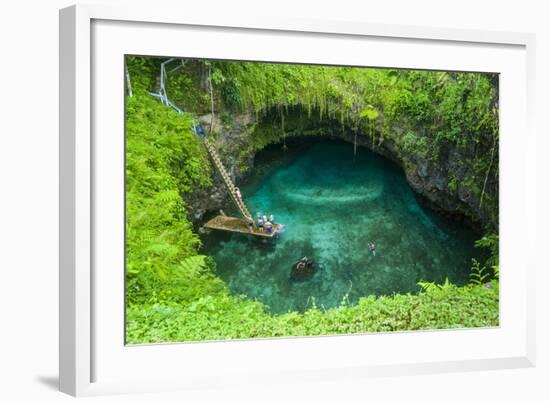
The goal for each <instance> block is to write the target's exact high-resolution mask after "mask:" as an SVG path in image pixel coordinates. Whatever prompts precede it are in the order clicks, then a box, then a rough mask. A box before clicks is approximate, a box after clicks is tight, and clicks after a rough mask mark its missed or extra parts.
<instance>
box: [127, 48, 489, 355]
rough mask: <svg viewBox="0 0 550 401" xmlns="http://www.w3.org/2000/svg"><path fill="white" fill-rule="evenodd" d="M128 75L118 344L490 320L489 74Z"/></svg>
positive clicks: (256, 65) (232, 68) (162, 69)
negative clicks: (122, 330) (122, 335)
mask: <svg viewBox="0 0 550 401" xmlns="http://www.w3.org/2000/svg"><path fill="white" fill-rule="evenodd" d="M124 78H125V88H124V89H125V112H126V114H125V131H126V132H125V142H126V146H125V163H126V177H125V196H126V200H125V202H126V204H125V210H126V230H125V235H126V238H125V241H126V265H125V269H126V270H125V275H126V288H125V292H126V342H127V344H148V343H162V342H188V341H212V340H234V339H254V338H273V337H292V336H318V335H337V334H359V333H373V332H388V331H409V330H433V329H460V328H480V327H495V326H498V325H499V275H498V266H499V260H498V256H499V253H498V227H499V128H498V127H499V109H498V104H499V92H498V80H499V77H498V74H495V73H481V72H456V71H425V70H407V69H391V68H371V67H358V66H332V65H331V66H329V65H306V64H287V63H270V62H252V61H238V60H235V61H232V60H210V59H185V58H169V57H149V56H133V55H132V56H130V55H128V56H126V59H125V71H124Z"/></svg>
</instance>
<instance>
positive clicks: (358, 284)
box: [203, 140, 480, 313]
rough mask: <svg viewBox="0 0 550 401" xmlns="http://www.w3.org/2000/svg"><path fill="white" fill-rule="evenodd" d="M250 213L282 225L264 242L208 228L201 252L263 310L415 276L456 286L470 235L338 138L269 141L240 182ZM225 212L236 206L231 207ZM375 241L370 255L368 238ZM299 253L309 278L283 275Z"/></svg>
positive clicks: (388, 290) (335, 301)
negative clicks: (284, 144) (309, 266)
mask: <svg viewBox="0 0 550 401" xmlns="http://www.w3.org/2000/svg"><path fill="white" fill-rule="evenodd" d="M240 188H241V191H242V193H243V197H244V199H245V202H246V203H247V205H248V207H249V209H250V211H251V212H252V213H253V214H256V213H261V214H267V215H269V214H274V215H275V219H276V220H277V222H280V223H283V224H284V225H285V231H284V232H283V233H282V234H281V235H280V236H279V238H277V239H273V240H267V241H262V240H258V239H257V238H251V237H249V236H246V235H239V234H227V233H219V232H214V233H210V234H208V235H205V236H203V242H204V248H203V251H204V252H205V253H206V254H208V255H211V256H212V257H214V259H215V260H216V262H217V264H218V269H217V271H218V274H219V275H220V277H221V278H222V279H223V280H224V281H225V282H226V283H227V284H228V286H229V288H230V290H231V291H232V292H234V293H237V294H245V295H247V296H248V297H249V298H256V299H258V300H261V301H262V302H263V303H265V304H266V305H267V306H268V307H269V309H270V311H271V312H273V313H282V312H286V311H289V310H297V311H303V310H304V309H306V308H307V307H309V306H311V303H312V299H313V298H314V299H315V303H316V304H317V305H318V306H321V305H322V306H323V307H325V308H330V307H334V306H338V305H339V304H340V302H341V301H342V298H343V297H344V295H346V294H348V293H349V294H348V296H349V301H350V302H351V303H354V302H357V300H358V299H359V297H362V296H368V295H371V294H373V295H385V294H393V293H407V292H411V293H414V292H417V291H418V290H419V287H418V285H417V283H418V281H421V280H425V281H437V282H441V281H443V280H444V279H445V278H447V277H448V278H449V280H450V281H451V282H453V283H456V284H459V285H460V284H464V283H465V282H466V281H467V279H468V275H469V272H470V267H471V259H472V258H479V257H480V253H479V251H478V250H477V249H476V248H474V246H473V245H474V241H475V240H476V239H477V235H476V234H475V233H474V232H473V231H472V230H470V229H468V228H467V227H464V226H461V225H459V224H457V223H455V222H451V221H446V220H445V219H443V218H442V217H441V216H438V215H436V214H434V213H433V212H431V211H428V210H426V209H425V208H424V207H423V206H421V205H420V204H419V202H418V200H417V199H416V196H415V194H414V193H413V191H412V190H411V188H410V187H409V185H408V183H407V182H406V180H405V177H404V174H403V173H402V171H401V170H400V169H399V167H398V166H396V165H395V164H394V163H393V162H391V161H389V160H387V159H385V158H383V157H381V156H379V155H377V154H374V153H373V152H370V151H369V150H367V149H364V148H358V150H357V155H356V157H355V160H353V145H350V144H348V143H344V142H340V141H331V140H323V141H311V140H308V141H305V142H301V143H299V146H295V145H294V144H293V145H292V146H291V147H290V149H289V151H287V152H282V151H281V149H280V147H277V146H272V147H268V148H267V149H266V150H265V151H262V152H260V153H259V154H258V155H257V157H256V167H255V170H254V175H253V176H252V177H250V179H249V180H248V182H247V183H245V184H244V185H241V186H240ZM232 213H236V212H235V211H232ZM369 242H374V243H376V255H375V256H374V255H373V254H372V252H371V251H370V250H369V249H368V246H367V245H368V243H369ZM303 256H307V257H308V258H309V259H311V260H313V261H314V262H315V264H316V265H317V266H318V270H317V271H316V273H315V274H314V275H313V276H312V277H311V278H310V279H309V280H307V281H300V282H295V281H293V280H291V279H290V269H291V267H292V265H293V264H294V263H295V262H296V261H297V260H298V259H300V258H301V257H303Z"/></svg>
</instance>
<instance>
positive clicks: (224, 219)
mask: <svg viewBox="0 0 550 401" xmlns="http://www.w3.org/2000/svg"><path fill="white" fill-rule="evenodd" d="M204 228H210V229H212V230H221V231H231V232H234V233H241V234H248V235H255V236H257V237H264V238H271V237H273V236H275V234H277V232H278V231H279V228H280V224H273V231H272V232H271V234H268V233H266V232H265V230H264V231H263V232H260V231H259V230H258V229H257V228H256V227H253V228H252V231H251V230H250V229H249V228H248V226H247V224H246V222H245V221H244V220H243V219H239V218H237V217H228V216H221V215H220V216H216V217H214V218H213V219H211V220H209V221H208V222H207V223H206V224H205V225H204Z"/></svg>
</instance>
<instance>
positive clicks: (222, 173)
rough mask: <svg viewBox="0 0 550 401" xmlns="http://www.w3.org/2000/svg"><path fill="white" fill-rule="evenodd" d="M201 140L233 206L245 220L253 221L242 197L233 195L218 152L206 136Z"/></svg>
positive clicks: (232, 186) (233, 191) (232, 188)
mask: <svg viewBox="0 0 550 401" xmlns="http://www.w3.org/2000/svg"><path fill="white" fill-rule="evenodd" d="M202 142H203V143H204V146H205V147H206V150H207V151H208V154H209V155H210V158H211V159H212V162H213V163H214V166H215V167H216V170H218V173H219V174H220V176H221V177H222V180H223V183H224V185H225V187H226V188H227V190H228V191H229V196H230V197H231V199H232V200H233V203H234V204H235V206H237V208H238V209H239V211H240V212H241V214H242V215H243V217H244V218H245V219H246V220H247V221H250V220H252V222H254V219H253V218H252V215H251V214H250V212H249V211H248V208H247V207H246V205H245V204H244V202H243V201H242V199H239V198H238V197H237V195H235V185H234V184H233V182H232V181H231V178H230V177H229V174H228V173H227V170H226V169H225V167H224V165H223V164H222V162H221V160H220V157H219V156H218V152H217V151H216V149H214V147H213V146H212V144H210V143H209V142H208V139H207V138H206V137H204V138H202Z"/></svg>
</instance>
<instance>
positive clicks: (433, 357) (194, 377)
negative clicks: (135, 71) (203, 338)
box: [59, 5, 536, 396]
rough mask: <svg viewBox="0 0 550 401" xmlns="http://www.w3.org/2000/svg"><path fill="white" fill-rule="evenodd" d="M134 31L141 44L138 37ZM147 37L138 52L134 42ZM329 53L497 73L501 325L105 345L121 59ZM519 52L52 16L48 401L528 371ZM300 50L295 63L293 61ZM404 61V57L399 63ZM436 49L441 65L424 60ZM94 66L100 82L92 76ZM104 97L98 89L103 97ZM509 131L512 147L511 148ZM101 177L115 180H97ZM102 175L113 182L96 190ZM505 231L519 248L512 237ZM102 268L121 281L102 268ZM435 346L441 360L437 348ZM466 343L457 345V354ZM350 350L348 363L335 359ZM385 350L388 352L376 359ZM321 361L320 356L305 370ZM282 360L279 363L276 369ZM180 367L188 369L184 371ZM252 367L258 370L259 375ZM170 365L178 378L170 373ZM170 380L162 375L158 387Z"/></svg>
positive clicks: (92, 14)
mask: <svg viewBox="0 0 550 401" xmlns="http://www.w3.org/2000/svg"><path fill="white" fill-rule="evenodd" d="M144 31H146V32H147V36H140V35H142V34H143V32H144ZM173 35H182V36H181V37H182V38H183V37H186V36H185V35H189V36H188V37H189V38H191V37H192V38H200V40H201V41H200V46H195V47H189V46H188V47H187V48H186V47H182V46H184V44H182V43H181V42H182V41H181V40H178V41H177V43H179V44H176V41H170V40H160V39H166V38H168V37H170V36H173ZM255 35H256V36H255ZM258 35H261V37H262V41H265V43H269V44H270V46H265V45H264V46H256V47H255V45H254V39H255V38H257V36H258ZM138 38H139V39H141V40H142V41H143V42H144V43H141V44H139V46H138V45H137V44H135V42H136V40H137V39H138ZM146 38H149V39H150V40H149V43H148V40H146ZM151 38H157V39H159V40H158V42H157V43H159V44H160V43H162V45H159V46H158V47H157V48H155V47H153V46H154V45H155V43H154V42H153V41H152V39H151ZM220 38H221V39H223V40H221V42H225V43H224V45H223V48H222V47H220V46H218V47H217V48H216V45H215V41H216V40H219V39H220ZM214 39H216V40H214ZM228 39H231V41H228ZM289 40H292V42H293V43H300V45H298V44H296V45H289V43H290V42H285V41H289ZM232 41H235V42H239V41H242V44H241V45H233V46H232V45H231V44H230V43H229V42H231V43H233V42H232ZM333 41H338V48H339V49H340V50H339V51H341V56H340V57H341V62H340V63H341V64H354V65H370V66H380V67H397V68H399V67H402V68H405V67H409V68H427V69H430V68H432V69H456V70H467V71H468V70H472V71H475V70H479V71H491V72H499V73H501V74H502V75H501V77H502V80H501V134H502V141H501V149H500V151H501V182H502V185H501V209H500V210H501V264H502V267H501V325H500V327H498V328H493V329H468V330H439V331H424V332H418V333H416V332H406V333H392V334H365V335H349V336H333V337H330V336H327V337H322V338H317V337H315V338H313V337H312V338H292V339H274V340H270V339H267V340H251V341H228V342H209V343H196V344H165V345H147V346H140V347H126V346H125V345H124V342H123V341H120V339H121V338H123V335H121V333H122V332H123V330H124V320H123V317H122V318H121V316H123V310H121V308H119V306H120V305H121V304H122V305H123V304H124V301H123V298H121V297H120V294H121V293H122V294H123V293H124V291H123V287H122V286H121V285H120V284H121V283H123V275H124V266H123V265H121V264H120V255H121V254H122V253H123V250H122V248H121V246H120V244H121V242H120V241H123V237H121V236H120V233H121V232H123V224H118V225H117V224H116V223H112V222H117V221H118V222H120V221H121V220H120V212H121V209H120V207H122V213H123V207H124V206H123V203H122V204H121V202H120V197H118V198H117V196H119V195H120V192H119V189H120V190H122V188H119V189H113V188H118V186H119V185H120V184H121V182H123V181H121V179H122V180H123V176H121V175H120V174H118V172H120V171H121V170H120V169H122V171H123V168H124V167H123V163H122V164H121V163H120V161H121V160H123V154H122V153H121V152H118V153H117V150H120V148H119V146H120V139H121V138H122V139H123V136H124V133H123V129H122V130H121V129H120V128H121V127H123V121H124V116H123V115H124V110H123V107H122V103H120V102H119V100H120V97H121V96H122V93H123V91H122V90H120V89H121V88H123V85H124V83H123V81H124V80H123V69H122V68H119V67H121V66H122V64H120V63H121V62H122V59H121V58H120V57H119V56H120V55H121V54H126V53H130V54H131V53H133V54H147V55H170V56H180V57H185V56H188V57H212V56H213V55H214V56H216V57H217V58H233V59H259V60H262V61H298V62H302V61H303V62H306V61H309V62H312V61H313V62H324V63H329V64H330V63H331V60H330V59H328V58H322V57H321V56H318V54H320V53H315V47H316V46H319V44H322V45H323V46H324V45H326V46H327V48H329V47H330V48H331V49H334V52H335V53H337V50H338V49H337V48H336V46H335V44H334V43H332V42H333ZM279 43H280V44H285V48H284V49H285V51H286V52H287V53H281V51H282V50H281V49H280V48H281V47H283V46H278V44H279ZM534 43H535V38H534V35H530V34H523V33H506V32H484V31H471V30H450V29H436V28H427V27H414V26H398V25H374V24H368V23H363V22H357V21H355V22H350V21H323V20H295V19H292V18H291V17H289V18H284V19H275V18H273V19H270V18H260V17H259V18H257V19H253V20H250V19H247V20H242V21H239V20H236V19H234V18H231V19H226V18H223V17H219V16H217V17H212V16H207V15H205V14H203V15H186V14H185V13H184V12H183V11H181V10H169V9H157V8H155V7H145V8H139V7H132V8H113V7H109V6H104V5H101V6H99V5H93V6H92V5H86V6H84V5H78V6H72V7H69V8H66V9H63V10H61V12H60V266H59V269H60V270H59V274H60V294H59V295H60V327H59V329H60V363H59V365H60V366H59V370H60V372H59V373H60V390H61V391H63V392H66V393H68V394H72V395H77V396H80V395H94V394H107V393H119V392H124V393H126V392H135V391H160V390H167V389H201V388H210V387H219V386H225V385H230V384H231V385H239V384H245V383H246V382H247V381H249V380H253V381H256V382H259V383H272V384H276V383H288V382H292V381H293V380H297V379H298V380H301V381H303V380H327V379H329V377H330V378H332V379H338V378H342V377H347V378H350V377H351V378H357V379H359V378H363V377H376V376H386V375H401V374H421V373H430V372H441V371H445V372H449V371H467V370H479V369H502V368H512V367H530V366H534V363H535V334H534V333H535V327H534V325H535V321H534V316H535V314H534V311H535V305H534V299H535V293H534V288H535V283H534V276H533V273H534V269H535V267H534V263H535V262H534V259H533V258H532V257H531V256H529V255H532V254H533V252H529V251H528V250H529V249H530V248H531V247H532V246H533V245H531V244H534V243H535V242H536V241H535V239H534V235H535V234H534V233H535V231H536V230H535V229H534V228H533V225H534V219H535V216H536V214H535V205H534V199H535V196H534V191H535V190H534V188H535V182H534V178H532V177H534V176H535V174H534V172H535V158H534V154H535V150H534V149H535V137H534V135H535V134H534V130H533V128H532V124H533V123H532V122H533V116H532V113H533V110H534V106H533V102H534V91H533V88H534V83H535V81H534V80H535V77H534ZM243 44H244V45H243ZM309 44H311V46H309ZM382 45H383V47H384V48H392V46H393V47H395V49H401V51H396V52H391V53H390V52H389V51H387V50H384V51H379V52H378V53H379V54H378V53H377V51H376V49H377V48H380V47H381V46H382ZM300 46H302V47H300ZM331 46H332V47H331ZM361 46H366V47H369V46H370V47H369V49H373V54H377V56H376V57H377V59H376V60H377V61H378V62H377V61H372V63H370V62H369V63H368V64H365V63H366V61H365V60H364V59H361V58H360V57H359V56H357V58H354V57H355V56H353V55H352V54H351V53H352V52H351V51H350V49H351V48H353V49H355V48H361ZM377 46H378V47H377ZM399 46H401V47H399ZM261 48H263V50H262V49H261ZM310 48H311V50H310V51H309V50H308V51H309V52H308V51H304V49H310ZM277 49H279V50H277ZM407 49H411V50H410V52H409V51H407ZM435 50H437V52H438V54H439V57H440V60H435V59H434V58H433V57H430V54H433V53H434V52H435ZM270 52H271V53H270ZM277 52H278V53H277ZM413 52H414V53H415V54H416V56H414V55H413V54H412V53H413ZM418 52H425V56H426V57H425V59H423V60H420V59H418ZM461 52H462V53H463V56H464V57H463V58H464V59H463V60H462V61H461V62H458V61H457V60H458V56H457V55H459V54H462V53H461ZM270 54H271V55H270ZM442 56H443V57H442ZM109 57H114V58H112V59H111V58H109ZM317 57H318V58H317ZM327 57H328V56H327ZM334 57H338V56H337V55H336V56H334ZM407 57H409V59H408V61H407ZM414 57H417V58H416V59H415V58H414ZM453 57H455V58H453ZM113 60H114V61H115V63H113ZM117 60H118V61H117ZM333 60H335V59H333ZM336 60H337V58H336ZM373 60H374V58H373ZM400 60H401V61H400ZM415 60H416V61H415ZM434 60H435V61H434ZM453 60H454V61H453ZM117 63H119V64H117ZM108 65H109V66H110V67H109V68H110V69H111V70H109V69H107V66H108ZM499 66H500V67H499ZM113 71H114V72H113ZM119 78H120V81H117V80H118V79H119ZM106 83H112V84H113V85H114V86H115V88H112V87H111V85H110V84H109V85H107V84H106ZM94 85H95V86H94ZM108 88H109V90H111V89H112V90H114V92H112V93H108V92H107V89H108ZM117 90H118V91H119V92H118V95H116V93H115V92H116V91H117ZM111 95H112V96H111ZM121 113H122V114H121ZM107 132H109V133H110V134H109V135H107V134H106V133H107ZM513 132H521V133H522V135H521V138H520V140H518V136H517V135H516V136H514V135H513V134H512V133H513ZM111 133H112V135H111ZM109 141H114V142H112V143H111V142H109ZM107 145H109V146H107ZM111 145H112V146H111ZM109 149H111V150H109ZM112 169H115V170H116V172H117V173H116V174H112V171H113V170H112ZM107 172H108V174H107ZM107 176H109V177H112V179H110V180H106V177H107ZM518 185H520V186H521V187H520V188H521V190H518ZM115 192H116V194H115ZM111 203H113V204H116V205H118V206H116V208H114V209H113V211H112V212H113V214H110V213H111V212H110V211H109V207H110V206H109V205H110V204H111ZM105 221H110V222H111V223H112V224H114V226H112V227H110V228H112V229H110V230H109V232H106V231H105V224H104V223H105ZM122 222H123V220H122ZM519 228H521V231H522V232H523V233H524V234H523V237H519V236H518V235H516V234H514V231H516V229H517V231H520V230H519ZM102 230H103V231H102ZM100 233H101V235H100ZM502 234H503V235H502ZM110 235H112V236H113V237H109V236H110ZM111 240H112V241H111ZM107 241H110V242H109V243H110V244H113V245H112V249H109V250H107V249H105V246H104V244H106V243H107ZM516 244H519V246H517V245H516ZM512 245H514V246H512ZM518 248H520V249H521V250H522V251H523V256H521V255H520V250H519V249H518ZM107 266H108V267H111V266H114V267H116V268H119V269H120V270H116V269H109V270H106V267H107ZM117 266H118V267H117ZM512 266H513V267H514V268H512ZM109 274H113V276H109ZM99 293H101V294H99ZM113 305H114V307H112V306H113ZM108 309H109V310H108ZM450 342H452V343H453V349H452V350H450V349H447V348H449V347H447V348H446V347H445V345H446V344H447V345H448V344H449V343H450ZM467 344H470V347H466V345H467ZM419 347H426V348H425V353H426V355H424V356H422V358H420V357H419V354H415V353H414V352H409V351H410V350H409V348H416V349H420V348H419ZM352 349H353V350H361V351H357V352H349V353H348V352H345V351H346V350H348V351H349V350H352ZM376 350H379V351H380V352H377V351H376ZM384 350H393V351H394V352H395V353H396V354H398V353H400V352H401V351H402V352H401V353H400V354H399V355H384ZM321 354H323V358H317V357H316V355H321ZM386 354H387V352H386ZM289 356H293V359H291V360H290V361H289V359H288V358H289ZM235 359H239V360H240V362H239V363H240V365H239V363H237V365H238V366H235V365H234V364H229V363H228V361H231V360H235ZM182 361H185V362H182ZM190 361H193V363H194V366H193V367H192V368H191V367H190ZM200 361H203V362H200ZM204 361H206V362H204ZM263 361H269V365H270V366H267V364H266V363H265V362H263ZM160 366H163V367H166V368H165V369H164V368H159V367H160ZM174 366H178V369H177V370H175V369H173V368H174ZM186 366H187V367H186ZM212 366H215V367H214V368H212ZM247 366H248V367H247ZM250 366H253V368H250ZM137 367H139V369H137ZM169 369H172V370H171V371H172V372H175V373H173V374H167V373H168V372H169ZM122 371H124V372H125V373H124V374H122V373H121V372H122Z"/></svg>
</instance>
